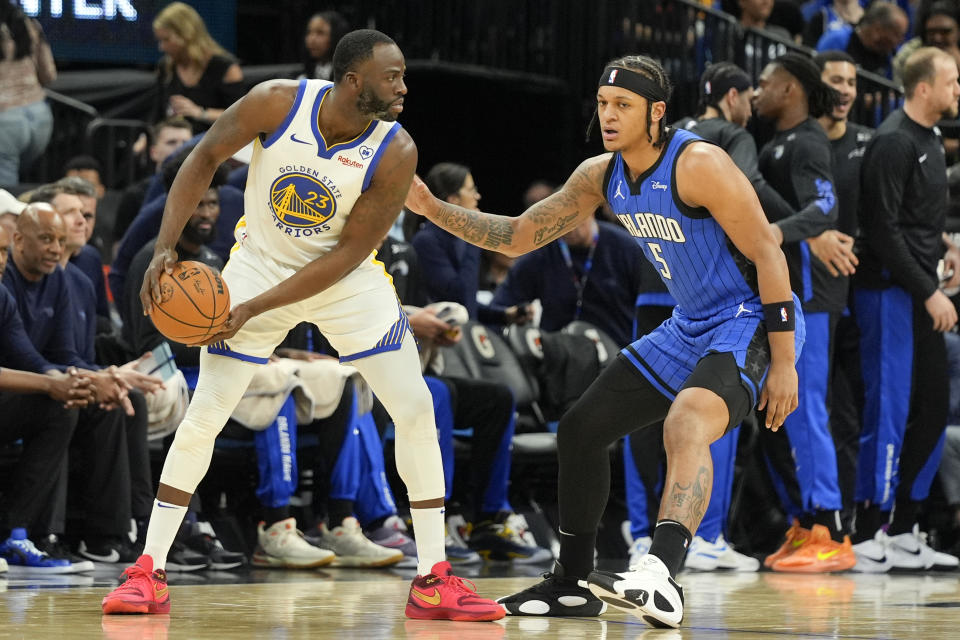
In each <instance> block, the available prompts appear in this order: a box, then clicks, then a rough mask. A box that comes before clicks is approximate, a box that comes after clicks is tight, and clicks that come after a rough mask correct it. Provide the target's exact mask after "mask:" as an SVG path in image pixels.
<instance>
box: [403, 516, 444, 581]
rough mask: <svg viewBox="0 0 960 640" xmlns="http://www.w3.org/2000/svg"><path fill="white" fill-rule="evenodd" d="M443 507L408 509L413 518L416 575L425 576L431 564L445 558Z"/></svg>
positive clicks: (430, 568) (431, 567)
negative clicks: (415, 544)
mask: <svg viewBox="0 0 960 640" xmlns="http://www.w3.org/2000/svg"><path fill="white" fill-rule="evenodd" d="M445 511H446V510H445V509H444V508H443V507H431V508H429V509H410V518H411V519H412V520H413V532H414V535H415V536H416V537H415V538H414V540H416V543H417V575H421V576H425V575H427V574H428V573H430V572H431V571H432V570H433V565H435V564H437V563H438V562H443V561H444V560H446V559H447V551H446V546H445V544H444V540H445V539H446V529H444V525H445V524H446V523H445V521H444V518H443V514H444V512H445Z"/></svg>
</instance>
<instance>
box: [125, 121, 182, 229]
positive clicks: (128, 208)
mask: <svg viewBox="0 0 960 640" xmlns="http://www.w3.org/2000/svg"><path fill="white" fill-rule="evenodd" d="M192 137H193V127H191V126H190V123H189V122H187V121H186V119H184V118H183V117H181V116H173V117H170V118H166V119H164V120H161V121H160V122H158V123H157V124H155V125H154V126H153V127H151V129H150V139H151V143H150V147H149V149H148V151H147V154H148V155H149V157H150V162H151V163H153V167H154V172H153V174H152V175H149V176H147V177H146V178H144V179H143V180H140V181H139V182H136V183H134V184H132V185H130V186H129V187H127V188H126V189H125V190H124V192H123V195H122V196H121V197H120V203H119V204H118V205H117V214H116V217H115V218H114V222H113V241H114V243H117V242H119V241H120V239H121V238H123V234H124V233H126V231H127V228H128V227H129V226H130V223H131V222H133V219H134V218H136V217H137V213H138V212H139V211H140V208H141V207H142V206H143V204H144V200H145V199H146V196H147V192H148V191H149V190H150V188H151V187H152V186H155V185H157V183H159V182H160V181H161V177H160V169H161V167H162V166H163V161H164V160H166V159H167V158H169V157H170V156H171V155H172V154H173V153H174V152H176V151H177V149H179V148H180V147H181V146H183V145H184V144H186V142H187V141H188V140H190V138H192Z"/></svg>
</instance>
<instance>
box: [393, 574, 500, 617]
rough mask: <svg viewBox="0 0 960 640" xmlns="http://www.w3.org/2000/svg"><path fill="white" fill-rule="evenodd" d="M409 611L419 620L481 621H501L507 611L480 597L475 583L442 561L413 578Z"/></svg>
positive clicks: (408, 612) (410, 614)
mask: <svg viewBox="0 0 960 640" xmlns="http://www.w3.org/2000/svg"><path fill="white" fill-rule="evenodd" d="M467 582H469V583H470V587H468V586H467V585H466V584H465V583H467ZM406 614H407V617H408V618H415V619H417V620H462V621H469V620H473V621H480V620H499V619H500V618H502V617H503V616H504V615H506V611H504V609H503V607H501V606H500V605H499V604H497V603H496V602H494V601H493V600H488V599H487V598H481V597H480V596H478V595H477V587H476V585H475V584H473V583H472V582H470V581H469V580H463V579H461V578H458V577H457V576H455V575H453V573H452V570H451V569H450V563H449V562H447V561H443V562H438V563H437V564H435V565H433V568H432V569H431V570H430V573H429V574H427V575H425V576H417V577H416V578H414V579H413V584H412V585H410V595H409V596H408V597H407V611H406Z"/></svg>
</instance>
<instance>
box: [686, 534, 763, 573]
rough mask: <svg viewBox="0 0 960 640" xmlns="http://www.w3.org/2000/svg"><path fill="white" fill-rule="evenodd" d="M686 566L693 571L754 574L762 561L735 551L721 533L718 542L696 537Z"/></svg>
mask: <svg viewBox="0 0 960 640" xmlns="http://www.w3.org/2000/svg"><path fill="white" fill-rule="evenodd" d="M684 566H685V567H686V568H687V569H690V570H692V571H717V570H721V571H745V572H753V571H757V570H759V569H760V561H759V560H757V559H756V558H751V557H750V556H747V555H744V554H742V553H738V552H737V551H735V550H734V549H733V547H731V546H730V545H729V544H728V543H727V541H726V540H725V539H724V538H723V534H722V533H721V534H720V535H718V536H717V540H716V542H707V541H706V540H705V539H704V538H701V537H700V536H694V537H693V540H691V541H690V547H689V548H688V549H687V559H686V562H685V564H684Z"/></svg>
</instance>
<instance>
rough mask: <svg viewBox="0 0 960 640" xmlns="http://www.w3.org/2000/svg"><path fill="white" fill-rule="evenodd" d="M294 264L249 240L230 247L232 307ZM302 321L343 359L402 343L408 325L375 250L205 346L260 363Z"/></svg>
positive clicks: (280, 277) (228, 274) (227, 278)
mask: <svg viewBox="0 0 960 640" xmlns="http://www.w3.org/2000/svg"><path fill="white" fill-rule="evenodd" d="M296 271H297V269H295V268H293V267H289V266H285V265H281V264H279V263H277V262H274V261H273V260H270V259H269V258H266V257H264V256H261V255H260V254H259V252H257V251H256V250H255V249H253V248H251V247H249V246H248V245H241V246H240V247H239V248H237V249H235V250H234V251H233V254H232V255H231V256H230V260H229V261H228V262H227V265H226V266H225V267H224V268H223V274H222V275H223V279H224V281H225V282H226V283H227V287H228V288H229V290H230V305H231V307H235V306H237V305H238V304H240V303H242V302H246V301H248V300H251V299H253V298H255V297H256V296H258V295H260V294H261V293H263V292H264V291H266V290H267V289H270V288H272V287H274V286H276V285H277V284H279V283H280V282H283V281H284V280H286V279H287V278H289V277H290V276H292V275H293V274H294V273H296ZM301 322H312V323H313V324H315V325H317V327H318V328H319V329H320V331H321V332H322V333H323V335H324V336H325V337H326V338H327V340H329V341H330V344H331V345H333V348H334V349H336V350H337V352H338V353H339V354H340V361H341V362H349V361H351V360H356V359H358V358H363V357H365V356H369V355H373V354H375V353H380V352H383V351H393V350H396V349H399V348H400V344H401V342H402V341H403V337H404V335H405V334H406V333H407V331H409V329H410V325H409V323H408V322H407V318H406V315H405V314H404V313H403V310H402V309H401V308H400V302H399V300H398V299H397V292H396V290H394V288H393V280H392V279H391V278H390V276H389V275H388V274H387V272H386V270H385V269H384V267H383V263H381V262H378V261H376V260H375V259H374V254H370V257H369V258H367V259H366V260H364V261H363V262H362V263H361V264H360V266H358V267H357V268H356V269H354V270H353V271H351V272H350V273H349V274H347V275H346V276H344V277H343V278H342V279H341V280H340V281H339V282H336V283H334V284H333V285H331V286H330V287H328V288H327V289H326V290H325V291H322V292H320V293H318V294H316V295H314V296H311V297H310V298H307V299H306V300H301V301H300V302H295V303H293V304H290V305H287V306H284V307H278V308H276V309H271V310H270V311H267V312H265V313H262V314H260V315H258V316H255V317H253V318H250V320H248V321H247V323H246V324H244V325H243V327H241V328H240V331H238V332H237V334H236V335H235V336H233V337H232V338H230V339H229V340H226V341H221V342H216V343H213V344H211V345H208V346H207V347H206V349H207V352H208V353H213V354H217V355H222V356H228V357H231V358H237V359H239V360H245V361H247V362H255V363H259V364H264V363H266V362H267V359H268V358H269V357H270V354H272V353H273V350H274V349H275V348H276V346H277V345H278V344H280V342H282V341H283V339H284V338H285V337H286V335H287V332H288V331H289V330H290V329H292V328H293V327H295V326H296V325H297V324H299V323H301Z"/></svg>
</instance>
